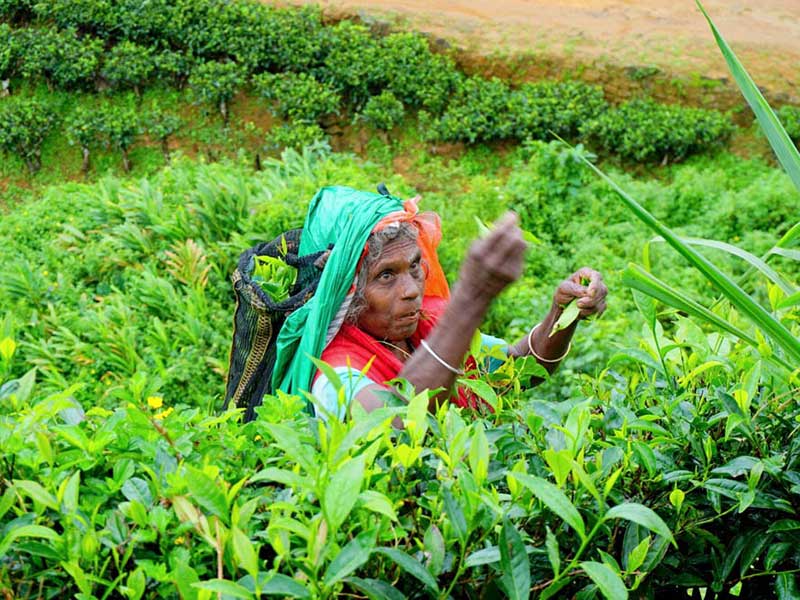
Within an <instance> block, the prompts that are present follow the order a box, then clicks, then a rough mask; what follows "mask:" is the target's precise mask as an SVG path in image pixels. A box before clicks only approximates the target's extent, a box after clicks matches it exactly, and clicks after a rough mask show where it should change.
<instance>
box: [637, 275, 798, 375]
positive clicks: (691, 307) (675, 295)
mask: <svg viewBox="0 0 800 600" xmlns="http://www.w3.org/2000/svg"><path fill="white" fill-rule="evenodd" d="M622 283H624V284H625V285H627V286H628V287H630V288H632V289H634V290H638V291H640V292H642V293H643V294H647V295H648V296H650V297H652V298H655V299H656V300H658V301H660V302H662V303H663V304H666V305H667V306H671V307H672V308H675V309H677V310H680V311H683V312H685V313H686V314H687V315H689V316H691V317H695V318H697V319H702V320H704V321H706V322H708V323H709V324H711V325H713V326H714V327H716V328H717V329H719V330H720V331H725V332H727V333H730V334H731V335H734V336H736V337H738V338H739V339H740V340H742V341H743V342H745V343H746V344H748V345H750V346H752V347H753V348H755V349H756V350H759V351H760V348H759V346H758V341H757V340H756V339H755V338H753V337H751V336H749V335H748V334H747V333H745V332H744V331H742V330H741V329H739V328H738V327H736V325H734V324H733V323H731V322H730V321H727V320H725V319H724V318H722V317H721V316H719V315H718V314H716V313H715V312H712V311H710V310H709V309H707V308H706V307H705V306H703V305H702V304H699V303H697V302H695V301H694V300H692V299H691V298H689V297H688V296H687V295H686V294H683V293H682V292H679V291H678V290H676V289H675V288H673V287H671V286H670V285H669V284H667V283H665V282H663V281H661V280H660V279H658V278H657V277H655V276H654V275H653V274H652V273H648V272H647V271H645V270H644V269H642V267H640V266H639V265H636V264H630V265H628V268H627V269H625V271H624V272H623V273H622ZM765 358H768V359H769V360H771V361H773V362H775V363H776V364H779V365H780V366H782V367H783V368H785V369H787V370H788V371H792V370H794V369H795V367H793V366H792V365H790V364H789V363H787V362H786V361H785V360H783V359H781V358H780V357H779V356H775V355H772V356H770V357H765Z"/></svg>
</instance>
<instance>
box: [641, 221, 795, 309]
mask: <svg viewBox="0 0 800 600" xmlns="http://www.w3.org/2000/svg"><path fill="white" fill-rule="evenodd" d="M681 240H683V241H684V242H685V243H687V244H689V245H691V246H705V247H707V248H715V249H717V250H722V251H723V252H727V253H728V254H732V255H733V256H736V257H738V258H741V259H742V260H744V261H745V262H747V263H748V264H749V265H750V266H751V267H752V268H753V269H756V270H757V271H760V272H761V273H762V274H763V275H764V276H765V277H766V278H767V279H769V280H770V281H771V282H772V283H774V284H775V285H777V286H778V287H779V288H781V290H783V293H784V294H786V295H787V296H791V295H792V294H794V293H795V292H796V291H797V288H795V287H794V286H793V285H791V284H790V283H787V282H786V281H785V280H784V279H783V277H781V276H780V275H779V274H778V273H777V272H776V271H775V270H774V269H773V268H772V267H770V266H769V265H768V264H767V263H765V262H764V261H763V260H761V259H760V258H758V257H757V256H755V255H754V254H751V253H750V252H748V251H747V250H742V249H741V248H739V247H738V246H734V245H733V244H727V243H725V242H718V241H717V240H707V239H704V238H681ZM650 241H651V242H663V241H664V238H662V237H661V236H658V237H655V238H653V239H652V240H650ZM773 251H774V253H778V252H780V250H777V251H776V250H775V249H774V248H773ZM771 252H772V251H771Z"/></svg>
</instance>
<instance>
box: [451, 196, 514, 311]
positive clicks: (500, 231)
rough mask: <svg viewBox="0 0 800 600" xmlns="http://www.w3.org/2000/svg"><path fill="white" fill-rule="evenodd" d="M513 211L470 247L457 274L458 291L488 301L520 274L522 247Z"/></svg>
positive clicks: (477, 299)
mask: <svg viewBox="0 0 800 600" xmlns="http://www.w3.org/2000/svg"><path fill="white" fill-rule="evenodd" d="M518 222H519V219H518V217H517V215H516V213H513V212H511V211H509V212H507V213H506V214H504V215H503V216H502V217H501V218H500V219H499V220H498V221H497V222H496V223H495V225H494V228H493V229H492V230H491V231H490V232H489V233H488V234H487V235H486V237H484V238H482V239H479V240H476V241H474V242H473V243H472V246H470V249H469V252H467V257H466V258H465V259H464V262H463V263H462V265H461V272H460V274H459V279H458V281H459V293H466V294H467V295H469V296H471V297H472V298H473V299H474V300H476V301H483V302H486V303H487V304H488V302H490V301H491V300H492V299H493V298H494V297H495V296H497V295H498V294H499V293H500V292H501V291H503V289H505V288H506V286H508V285H509V284H511V283H513V282H514V281H516V280H517V279H519V278H520V276H521V275H522V267H523V262H524V258H525V250H526V249H527V247H528V245H527V243H526V242H525V240H524V239H523V237H522V230H521V229H520V228H519V225H518Z"/></svg>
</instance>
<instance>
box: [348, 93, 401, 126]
mask: <svg viewBox="0 0 800 600" xmlns="http://www.w3.org/2000/svg"><path fill="white" fill-rule="evenodd" d="M404 115H405V109H404V108H403V103H402V102H400V100H398V99H397V97H396V96H395V95H394V94H393V93H392V92H390V91H385V92H381V93H380V94H379V95H377V96H373V97H372V98H370V99H369V100H368V101H367V103H366V104H365V105H364V109H363V110H362V111H361V113H360V114H359V115H358V117H359V119H360V120H362V121H364V122H365V123H367V124H368V125H370V126H371V127H374V128H375V129H381V130H383V131H389V130H390V129H393V128H394V127H395V126H397V125H399V124H400V123H401V122H402V120H403V116H404Z"/></svg>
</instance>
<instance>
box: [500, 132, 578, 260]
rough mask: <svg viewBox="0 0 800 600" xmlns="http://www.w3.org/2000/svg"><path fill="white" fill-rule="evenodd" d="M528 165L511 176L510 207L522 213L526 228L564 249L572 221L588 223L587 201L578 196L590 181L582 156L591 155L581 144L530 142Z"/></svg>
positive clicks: (527, 148)
mask: <svg viewBox="0 0 800 600" xmlns="http://www.w3.org/2000/svg"><path fill="white" fill-rule="evenodd" d="M525 149H526V151H527V152H528V153H530V154H531V158H530V160H529V161H528V164H527V165H526V166H525V167H524V168H521V169H516V170H515V172H514V174H513V175H512V176H511V177H510V178H509V181H508V191H509V194H510V198H509V207H510V208H512V209H513V210H514V211H516V212H517V213H518V214H519V216H520V225H521V226H522V228H523V229H526V230H527V231H530V232H532V233H533V234H534V235H535V236H536V237H538V238H541V239H543V240H546V241H548V242H549V243H551V244H555V245H556V247H557V248H562V249H563V246H565V245H566V244H568V243H570V242H572V241H573V240H569V239H566V235H567V232H568V229H569V227H568V226H569V224H570V223H571V222H573V221H576V220H577V221H579V222H581V223H582V224H585V217H586V214H585V211H586V208H587V207H586V203H585V201H584V199H583V198H580V197H579V192H581V191H582V190H583V189H584V188H585V187H586V186H587V184H588V183H589V182H590V181H591V177H590V173H589V171H588V170H587V169H586V167H585V166H584V165H583V163H582V162H581V161H580V160H579V158H578V156H579V155H584V156H591V155H590V154H589V153H587V152H586V151H585V150H584V148H583V147H582V146H578V147H576V148H575V149H571V148H568V147H566V146H565V145H564V144H562V143H561V142H550V143H544V142H540V141H531V142H527V143H526V145H525Z"/></svg>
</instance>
